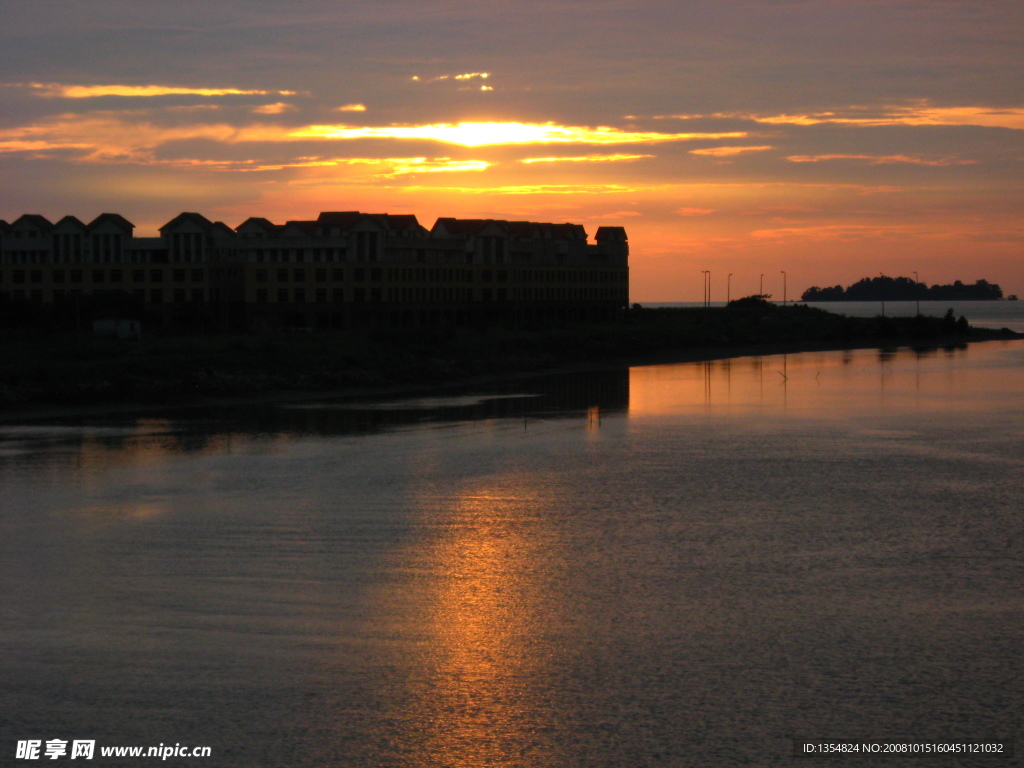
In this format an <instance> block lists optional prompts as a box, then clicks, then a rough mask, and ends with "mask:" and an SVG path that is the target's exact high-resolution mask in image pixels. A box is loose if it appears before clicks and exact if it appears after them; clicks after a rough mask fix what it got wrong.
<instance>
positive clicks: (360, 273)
mask: <svg viewBox="0 0 1024 768" xmlns="http://www.w3.org/2000/svg"><path fill="white" fill-rule="evenodd" d="M352 279H353V280H355V281H356V282H357V283H361V282H363V281H364V280H366V270H365V269H354V270H352Z"/></svg>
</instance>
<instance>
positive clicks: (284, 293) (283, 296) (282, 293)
mask: <svg viewBox="0 0 1024 768" xmlns="http://www.w3.org/2000/svg"><path fill="white" fill-rule="evenodd" d="M277 300H278V301H279V302H280V303H282V304H287V303H288V289H287V288H278V289H277Z"/></svg>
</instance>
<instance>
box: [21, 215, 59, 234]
mask: <svg viewBox="0 0 1024 768" xmlns="http://www.w3.org/2000/svg"><path fill="white" fill-rule="evenodd" d="M25 226H30V227H36V228H38V229H41V230H43V231H44V232H49V231H50V230H51V229H53V224H52V223H50V220H49V219H47V218H46V217H45V216H40V215H39V214H38V213H23V214H22V215H21V216H19V217H18V218H16V219H15V220H14V221H13V222H12V223H11V229H21V228H23V227H25Z"/></svg>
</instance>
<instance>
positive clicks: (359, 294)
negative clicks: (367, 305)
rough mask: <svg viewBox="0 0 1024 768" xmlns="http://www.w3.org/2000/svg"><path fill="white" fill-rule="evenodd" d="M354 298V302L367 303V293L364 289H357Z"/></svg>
mask: <svg viewBox="0 0 1024 768" xmlns="http://www.w3.org/2000/svg"><path fill="white" fill-rule="evenodd" d="M352 298H353V300H354V301H366V291H365V290H363V289H362V288H356V290H355V293H354V294H353V296H352Z"/></svg>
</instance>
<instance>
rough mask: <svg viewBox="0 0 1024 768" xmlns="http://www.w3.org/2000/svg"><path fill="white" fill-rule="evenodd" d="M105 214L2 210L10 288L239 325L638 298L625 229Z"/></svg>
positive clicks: (365, 216)
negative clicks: (632, 294)
mask: <svg viewBox="0 0 1024 768" xmlns="http://www.w3.org/2000/svg"><path fill="white" fill-rule="evenodd" d="M133 230H134V225H132V223H131V222H129V221H127V220H126V219H124V218H123V217H121V216H119V215H117V214H113V213H104V214H102V215H100V216H98V217H97V218H96V219H94V220H93V221H92V222H90V223H89V224H83V223H82V222H81V221H79V220H78V219H76V218H75V217H73V216H65V217H64V218H63V219H61V220H60V221H59V222H57V223H56V224H52V223H51V222H49V221H48V220H47V219H45V218H44V217H42V216H39V215H35V214H26V215H24V216H21V217H20V218H18V219H17V220H16V221H14V222H12V223H11V224H7V223H6V222H2V221H0V292H4V293H7V294H9V295H10V296H11V297H13V298H15V299H24V300H28V301H31V302H38V303H41V304H49V303H54V302H60V301H65V300H68V299H74V298H75V297H83V296H91V297H95V296H99V295H102V294H105V293H106V294H111V293H124V294H127V295H129V296H131V297H133V298H134V299H135V300H136V301H138V302H141V303H144V304H145V305H146V306H147V307H149V308H150V309H152V310H158V311H159V314H161V315H162V316H163V317H164V318H165V319H168V320H171V319H173V318H174V317H175V316H176V314H180V313H181V312H182V311H183V310H184V309H190V310H192V311H205V312H207V313H209V314H210V315H211V316H213V317H215V318H216V319H217V321H218V322H219V323H220V324H221V325H229V326H233V327H249V328H261V327H279V326H286V327H338V328H343V327H350V326H355V325H368V324H369V325H383V326H393V327H400V326H414V325H438V324H458V325H464V324H470V323H475V322H488V321H513V322H519V321H522V322H544V321H550V320H573V319H580V320H583V319H608V318H614V317H616V316H617V315H618V314H619V313H620V312H621V311H622V310H623V309H624V308H625V307H626V306H627V304H628V301H629V267H628V255H629V245H628V243H627V238H626V232H625V230H624V229H623V228H622V227H600V228H598V230H597V234H596V243H593V244H591V243H588V241H587V233H586V231H585V230H584V228H583V227H582V226H581V225H578V224H545V223H537V222H527V221H503V220H496V219H454V218H441V219H438V220H437V222H436V223H435V224H434V227H433V229H431V230H427V229H426V228H424V227H423V226H421V225H420V223H419V222H418V221H417V220H416V217H415V216H413V215H404V214H403V215H394V214H386V213H381V214H371V213H360V212H358V211H344V212H327V213H321V214H320V216H319V217H318V218H317V219H316V220H315V221H288V222H285V223H284V224H274V223H272V222H270V221H268V220H267V219H264V218H255V217H254V218H249V219H247V220H246V221H244V222H243V223H242V224H240V225H239V226H238V227H237V228H236V229H231V228H230V227H228V226H227V225H226V224H224V223H222V222H212V221H210V220H209V219H207V218H206V217H204V216H203V215H201V214H199V213H181V214H179V215H178V216H176V217H175V218H173V219H172V220H171V221H169V222H168V223H167V224H165V225H164V226H162V227H161V228H160V237H156V238H137V237H134V236H133Z"/></svg>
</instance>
